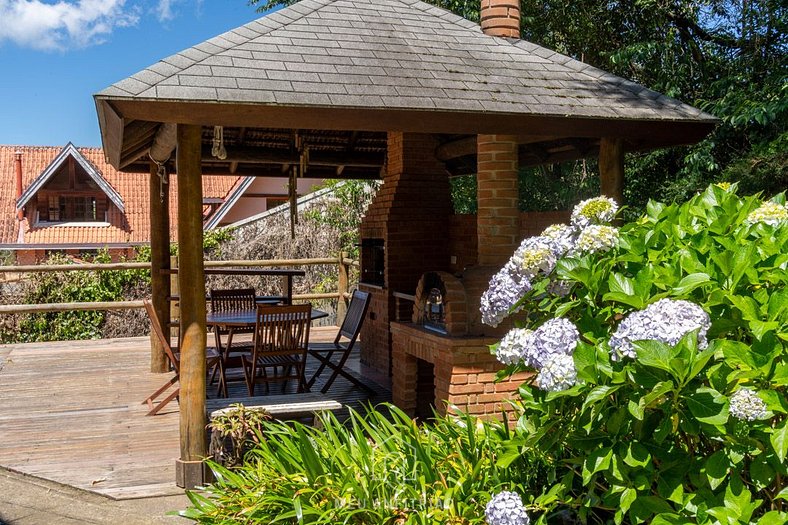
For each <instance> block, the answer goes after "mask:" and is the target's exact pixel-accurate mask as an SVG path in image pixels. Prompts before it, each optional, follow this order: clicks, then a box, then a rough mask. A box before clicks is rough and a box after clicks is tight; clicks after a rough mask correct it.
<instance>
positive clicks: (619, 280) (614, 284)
mask: <svg viewBox="0 0 788 525" xmlns="http://www.w3.org/2000/svg"><path fill="white" fill-rule="evenodd" d="M607 285H608V288H610V291H611V292H618V293H621V294H624V295H635V282H634V281H633V280H632V279H630V278H629V277H625V276H624V275H622V274H620V273H617V272H613V273H611V274H610V279H608V282H607Z"/></svg>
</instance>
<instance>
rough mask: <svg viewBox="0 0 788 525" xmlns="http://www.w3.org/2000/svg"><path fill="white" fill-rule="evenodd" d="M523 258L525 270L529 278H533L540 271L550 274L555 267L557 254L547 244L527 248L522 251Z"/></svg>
mask: <svg viewBox="0 0 788 525" xmlns="http://www.w3.org/2000/svg"><path fill="white" fill-rule="evenodd" d="M522 259H523V272H525V275H526V277H528V278H529V279H532V278H533V277H534V276H536V274H538V273H539V272H542V273H544V274H548V273H550V272H552V271H553V268H555V262H556V259H555V255H554V254H553V250H551V249H550V247H549V246H547V245H546V244H545V245H541V246H534V247H532V248H528V249H526V250H525V251H523V253H522Z"/></svg>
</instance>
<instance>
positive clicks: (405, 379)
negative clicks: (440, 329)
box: [391, 323, 530, 418]
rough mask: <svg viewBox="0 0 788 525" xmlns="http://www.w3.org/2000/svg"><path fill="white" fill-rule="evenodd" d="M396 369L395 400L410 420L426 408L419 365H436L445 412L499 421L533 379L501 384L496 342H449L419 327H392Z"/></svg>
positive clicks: (517, 377)
mask: <svg viewBox="0 0 788 525" xmlns="http://www.w3.org/2000/svg"><path fill="white" fill-rule="evenodd" d="M391 332H392V342H393V346H394V348H393V353H394V366H393V377H392V400H393V402H394V404H396V405H397V406H398V407H400V408H401V409H403V410H404V411H405V412H406V413H408V414H410V415H415V413H416V411H417V408H418V407H419V405H420V401H421V400H420V399H419V395H418V391H419V389H418V380H419V360H421V361H426V362H428V363H433V365H434V374H435V377H434V388H435V391H434V399H435V403H436V407H435V408H436V409H437V410H438V412H439V413H441V414H445V413H446V412H454V411H457V410H461V411H463V412H467V413H470V414H475V415H479V416H486V417H495V418H498V417H500V415H501V410H502V409H505V408H507V406H508V405H507V404H506V400H507V399H512V398H514V397H516V391H517V388H518V387H519V386H520V384H522V383H523V381H525V380H526V379H528V378H529V377H530V374H529V373H521V374H517V375H515V376H513V377H512V378H510V379H508V380H506V381H502V382H500V383H496V382H495V376H496V373H497V371H498V370H500V368H501V365H500V363H498V361H496V359H495V357H494V356H492V355H491V354H490V351H489V348H488V345H490V344H492V343H494V342H495V341H496V340H497V339H494V338H474V337H446V336H442V335H438V334H434V333H432V332H428V331H426V330H424V329H422V328H420V327H418V326H415V325H412V324H404V323H392V325H391Z"/></svg>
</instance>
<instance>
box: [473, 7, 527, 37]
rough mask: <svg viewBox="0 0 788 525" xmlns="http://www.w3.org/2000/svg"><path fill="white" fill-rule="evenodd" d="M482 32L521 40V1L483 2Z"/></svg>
mask: <svg viewBox="0 0 788 525" xmlns="http://www.w3.org/2000/svg"><path fill="white" fill-rule="evenodd" d="M481 1H482V10H481V21H482V31H484V33H485V34H487V35H492V36H502V37H507V38H520V0H481Z"/></svg>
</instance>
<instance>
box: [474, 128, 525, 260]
mask: <svg viewBox="0 0 788 525" xmlns="http://www.w3.org/2000/svg"><path fill="white" fill-rule="evenodd" d="M477 149H478V156H477V166H478V169H477V174H476V184H477V194H476V201H477V204H478V206H477V216H476V224H477V228H476V234H477V237H478V241H477V242H478V252H479V256H478V263H479V265H480V266H488V265H489V266H500V265H501V264H503V263H504V262H506V260H507V259H508V258H509V256H510V255H511V254H512V252H514V250H515V248H516V247H517V241H518V239H519V236H520V217H519V211H518V209H517V201H518V191H517V180H518V169H517V137H514V136H509V135H479V137H478V140H477Z"/></svg>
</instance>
